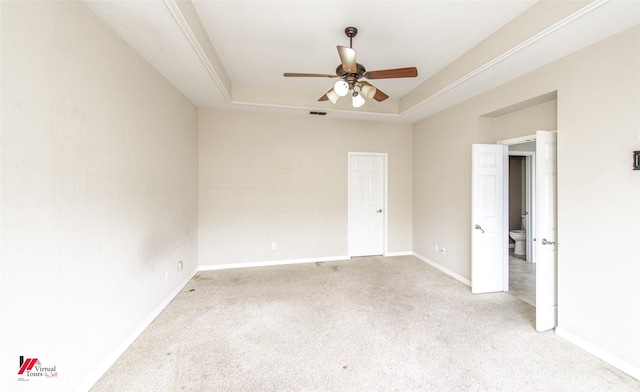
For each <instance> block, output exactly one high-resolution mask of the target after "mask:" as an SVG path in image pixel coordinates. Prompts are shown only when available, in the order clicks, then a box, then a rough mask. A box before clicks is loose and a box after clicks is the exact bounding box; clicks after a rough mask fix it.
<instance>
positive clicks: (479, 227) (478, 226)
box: [474, 224, 484, 233]
mask: <svg viewBox="0 0 640 392" xmlns="http://www.w3.org/2000/svg"><path fill="white" fill-rule="evenodd" d="M474 228H475V229H476V230H482V232H483V233H484V229H483V228H482V226H480V225H478V224H476V226H475V227H474Z"/></svg>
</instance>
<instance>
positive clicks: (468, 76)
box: [400, 0, 610, 115]
mask: <svg viewBox="0 0 640 392" xmlns="http://www.w3.org/2000/svg"><path fill="white" fill-rule="evenodd" d="M609 1H610V0H595V1H593V2H592V3H589V4H588V5H586V6H584V7H582V8H580V9H579V10H578V11H576V12H574V13H572V14H570V15H569V16H567V17H565V18H563V19H561V20H560V21H558V22H556V23H554V24H553V25H551V26H549V27H547V28H546V29H544V30H542V31H541V32H539V33H537V34H535V35H533V36H532V37H530V38H529V39H527V40H525V41H523V42H521V43H520V44H518V45H516V46H514V47H513V48H511V49H509V50H508V51H506V52H504V53H502V54H501V55H499V56H497V57H495V58H494V59H493V60H491V61H489V62H487V63H485V64H483V65H481V66H480V67H478V68H476V69H474V70H473V71H471V72H469V73H467V74H466V75H464V76H462V77H460V78H458V79H457V80H455V81H453V82H451V83H449V84H448V85H446V86H445V87H443V88H441V89H440V90H438V91H436V92H434V93H433V94H431V95H429V96H427V97H425V98H423V99H422V100H420V101H418V102H416V103H415V104H414V105H412V106H410V107H409V108H407V109H405V110H404V111H401V112H400V115H402V114H404V113H408V112H410V111H411V110H414V109H416V108H418V107H420V106H422V105H424V104H426V103H427V102H429V101H432V100H434V99H436V98H437V97H439V96H440V95H442V94H444V93H446V92H448V91H449V90H452V89H453V88H455V87H457V86H459V85H460V84H462V83H464V82H466V81H467V80H469V79H471V78H473V77H474V76H476V75H478V74H479V73H481V72H482V71H485V70H487V69H489V68H491V67H493V66H494V65H496V64H498V63H499V62H501V61H502V60H505V59H507V58H509V57H511V56H513V55H515V54H516V53H518V52H519V51H521V50H522V49H524V48H526V47H528V46H530V45H532V44H534V43H535V42H537V41H539V40H541V39H543V38H545V37H547V36H548V35H550V34H552V33H554V32H555V31H557V30H559V29H561V28H563V27H564V26H566V25H568V24H569V23H571V22H573V21H575V20H577V19H579V18H581V17H582V16H584V15H586V14H588V13H590V12H591V11H593V10H595V9H597V8H599V7H601V6H602V5H604V4H606V3H608V2H609Z"/></svg>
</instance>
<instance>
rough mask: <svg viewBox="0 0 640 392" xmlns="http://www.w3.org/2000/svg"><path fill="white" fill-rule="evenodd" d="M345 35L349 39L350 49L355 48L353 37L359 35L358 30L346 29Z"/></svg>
mask: <svg viewBox="0 0 640 392" xmlns="http://www.w3.org/2000/svg"><path fill="white" fill-rule="evenodd" d="M344 33H345V35H346V36H347V37H349V47H350V48H353V37H355V36H356V35H358V29H356V28H355V27H347V28H346V29H344Z"/></svg>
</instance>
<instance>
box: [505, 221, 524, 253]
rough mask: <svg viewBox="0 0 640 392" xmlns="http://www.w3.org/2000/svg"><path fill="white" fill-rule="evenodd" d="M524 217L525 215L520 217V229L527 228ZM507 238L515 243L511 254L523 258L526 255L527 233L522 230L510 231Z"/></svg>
mask: <svg viewBox="0 0 640 392" xmlns="http://www.w3.org/2000/svg"><path fill="white" fill-rule="evenodd" d="M526 217H527V216H526V215H521V219H522V227H527V226H526V224H525V219H526ZM509 237H511V239H512V240H514V241H515V242H516V247H515V249H514V250H513V253H514V254H516V255H518V256H525V255H526V254H527V232H526V231H524V230H510V231H509Z"/></svg>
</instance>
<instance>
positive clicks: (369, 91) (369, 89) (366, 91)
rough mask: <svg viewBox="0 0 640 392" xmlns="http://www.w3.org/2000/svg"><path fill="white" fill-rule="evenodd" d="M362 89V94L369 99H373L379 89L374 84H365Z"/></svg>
mask: <svg viewBox="0 0 640 392" xmlns="http://www.w3.org/2000/svg"><path fill="white" fill-rule="evenodd" d="M360 91H361V92H362V95H364V96H365V97H367V98H368V99H372V98H373V97H375V95H376V92H377V91H378V90H377V89H376V88H375V87H373V86H371V85H369V84H365V85H364V86H362V88H361V89H360Z"/></svg>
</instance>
